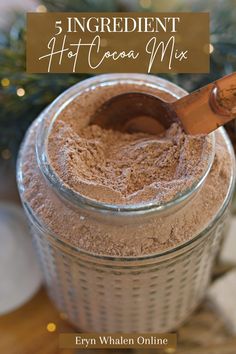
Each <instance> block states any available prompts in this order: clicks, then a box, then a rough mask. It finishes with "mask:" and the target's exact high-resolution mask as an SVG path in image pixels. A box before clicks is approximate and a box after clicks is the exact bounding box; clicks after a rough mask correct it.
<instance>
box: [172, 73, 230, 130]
mask: <svg viewBox="0 0 236 354" xmlns="http://www.w3.org/2000/svg"><path fill="white" fill-rule="evenodd" d="M172 106H173V109H174V110H175V111H176V113H177V116H178V117H179V119H180V120H181V122H182V124H183V127H184V129H185V131H186V132H187V133H189V134H208V133H210V132H212V131H213V130H215V129H217V128H218V127H220V126H221V125H224V124H225V123H227V122H229V121H230V120H232V119H234V118H236V72H235V73H232V74H230V75H227V76H224V77H223V78H222V79H219V80H217V81H215V82H213V83H211V84H209V85H206V86H204V87H202V88H201V89H199V90H197V91H194V92H193V93H191V94H189V95H187V96H184V97H183V98H181V99H179V100H178V101H175V102H173V103H172Z"/></svg>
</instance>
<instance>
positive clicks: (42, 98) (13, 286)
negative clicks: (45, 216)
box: [0, 0, 236, 354]
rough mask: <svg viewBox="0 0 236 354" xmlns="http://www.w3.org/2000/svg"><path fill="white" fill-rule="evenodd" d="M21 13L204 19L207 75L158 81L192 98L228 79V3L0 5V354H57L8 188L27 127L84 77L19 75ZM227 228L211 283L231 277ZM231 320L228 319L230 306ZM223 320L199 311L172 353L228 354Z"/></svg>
mask: <svg viewBox="0 0 236 354" xmlns="http://www.w3.org/2000/svg"><path fill="white" fill-rule="evenodd" d="M27 11H37V12H46V11H57V12H59V11H61V12H68V11H74V12H82V11H90V12H96V11H100V12H105V11H155V12H164V11H166V12H168V11H172V12H174V11H176V12H177V11H184V12H188V11H200V12H203V11H207V12H210V18H211V23H210V26H211V38H210V41H211V46H210V51H211V71H210V73H209V74H203V75H196V74H194V75H191V74H172V75H162V76H163V77H165V78H167V79H169V80H171V81H173V82H175V83H177V84H178V85H180V86H182V87H183V88H185V89H186V90H188V91H192V90H195V89H197V88H199V87H201V86H203V85H205V84H207V83H208V82H211V81H213V80H215V79H217V78H219V77H222V76H223V75H225V74H228V73H231V72H232V71H236V36H235V33H236V0H188V1H187V0H169V1H168V0H40V1H34V0H24V1H22V0H7V1H6V0H0V14H1V16H0V241H1V251H0V352H1V353H4V352H5V353H9V354H13V353H17V354H21V353H22V354H27V353H40V354H41V353H43V354H47V353H48V354H51V353H59V350H58V349H57V336H55V333H58V332H59V331H70V330H71V329H70V327H69V326H68V325H66V324H65V323H64V322H63V319H61V318H60V317H59V315H58V314H57V312H56V310H55V309H54V307H53V305H52V304H51V303H50V301H49V300H48V298H47V295H46V294H45V292H44V290H43V289H41V275H40V271H39V270H38V266H37V263H36V261H35V256H34V253H33V250H32V249H31V245H30V236H29V235H28V236H27V237H28V238H27V237H26V236H25V235H26V234H27V233H28V231H27V226H26V223H25V219H24V215H23V213H22V210H21V207H20V202H19V197H18V193H17V188H16V182H15V165H16V159H17V153H18V149H19V146H20V143H21V141H22V138H23V136H24V134H25V131H26V130H27V127H28V126H29V125H30V123H31V122H32V121H33V120H34V119H35V118H36V117H37V115H38V114H39V113H40V112H41V111H42V109H43V108H44V107H46V106H47V105H48V104H49V103H50V102H51V101H52V100H53V99H54V98H55V97H57V96H58V95H59V94H60V93H61V92H62V91H64V90H65V89H66V88H68V87H69V86H71V85H73V84H75V83H76V82H78V81H80V80H83V79H85V78H86V77H88V75H84V74H50V75H48V74H26V73H25V37H26V31H25V26H26V12H27ZM199 25H200V24H199ZM227 130H228V133H229V134H230V137H231V140H232V142H233V144H234V146H235V147H236V129H235V122H233V123H230V124H228V126H227ZM235 204H236V203H235V201H234V203H233V206H232V212H233V213H234V212H235V210H236V208H235ZM235 220H236V219H235V217H233V218H232V226H231V229H230V230H229V231H228V236H227V239H226V242H225V245H224V247H223V251H222V255H221V256H220V257H219V260H218V264H217V265H216V268H215V272H214V279H216V278H218V277H221V278H223V277H225V276H227V274H228V272H230V271H232V270H233V271H234V269H235V266H236V242H235V239H236V235H235V232H236V231H235V230H236V229H235V228H236V222H235ZM16 235H17V237H16ZM13 260H14V262H13ZM214 279H213V280H214ZM235 287H236V282H235V285H234V286H232V289H231V292H232V296H234V298H235V299H236V290H235ZM39 289H41V290H39ZM38 290H39V292H38ZM225 291H227V289H226V290H225ZM36 293H37V295H36V296H34V294H36ZM9 294H14V296H12V297H11V296H9ZM33 296H34V297H33ZM31 298H32V300H31V301H29V302H27V301H28V300H29V299H31ZM26 302H27V304H25V303H26ZM1 315H2V316H1ZM232 316H234V317H235V319H236V300H235V307H234V308H232ZM231 320H232V319H229V318H224V315H222V316H219V315H217V313H216V312H215V311H213V310H212V309H211V306H208V303H207V302H206V303H204V304H203V305H202V307H201V308H200V309H199V310H198V311H197V312H196V313H195V314H194V316H192V318H191V319H190V320H189V323H188V324H186V325H185V326H183V328H181V329H180V330H179V338H180V339H179V341H180V345H179V349H178V353H183V354H184V353H188V354H194V353H196V354H197V353H206V354H207V353H208V354H211V353H212V354H218V353H219V354H235V353H236V339H235V333H234V331H236V329H233V327H232V325H229V323H230V321H231ZM227 324H228V325H227ZM235 328H236V325H235ZM86 352H87V353H88V351H86ZM60 353H72V351H60Z"/></svg>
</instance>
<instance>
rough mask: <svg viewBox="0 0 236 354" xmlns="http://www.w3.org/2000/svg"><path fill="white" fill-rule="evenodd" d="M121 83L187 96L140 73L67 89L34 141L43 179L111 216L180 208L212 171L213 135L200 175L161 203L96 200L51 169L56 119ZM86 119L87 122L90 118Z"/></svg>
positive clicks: (78, 201)
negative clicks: (51, 142) (94, 95)
mask: <svg viewBox="0 0 236 354" xmlns="http://www.w3.org/2000/svg"><path fill="white" fill-rule="evenodd" d="M122 84H123V85H127V86H130V87H132V85H136V87H140V90H143V89H144V88H145V89H147V90H159V91H162V92H164V93H166V94H169V95H171V96H172V97H174V98H179V97H181V96H183V95H185V94H186V92H185V91H184V90H182V89H180V88H178V87H177V86H175V85H174V84H172V83H169V82H167V81H166V80H163V79H160V78H158V79H157V78H156V77H154V76H148V80H147V76H146V75H141V74H134V75H132V74H130V75H129V79H127V75H126V74H111V75H109V74H108V75H100V76H96V77H93V78H90V79H88V80H85V81H83V82H81V83H79V84H77V85H75V86H74V87H73V88H70V89H69V90H68V91H66V92H65V93H63V94H62V95H61V96H59V98H58V99H57V100H55V101H54V102H53V103H52V104H51V106H49V108H48V109H47V111H46V112H45V116H46V119H45V120H44V122H42V124H41V127H40V129H39V131H38V135H37V142H36V152H37V159H38V163H39V166H40V169H41V171H42V173H43V175H44V176H45V177H46V179H47V180H48V181H49V182H50V184H51V185H52V186H53V187H54V190H55V191H56V192H57V193H58V194H59V195H60V196H61V197H63V198H65V199H66V200H68V201H69V202H70V203H73V204H74V205H77V206H79V207H82V208H87V209H93V210H99V211H104V212H112V213H113V212H116V213H117V212H118V213H122V215H123V214H126V213H127V214H129V215H130V213H135V214H137V213H143V212H149V211H155V212H157V211H163V210H166V209H167V208H170V207H172V206H175V205H179V204H181V203H182V202H183V201H185V200H187V199H188V198H190V197H192V196H193V195H194V194H195V192H196V191H197V190H198V189H199V188H200V187H201V186H202V185H203V183H204V181H205V179H206V177H207V175H208V173H209V171H210V169H211V166H212V163H213V160H214V143H215V140H214V133H211V134H210V135H209V136H208V141H209V144H208V149H206V150H203V154H202V158H203V159H204V169H202V171H201V174H200V175H199V176H198V178H196V179H195V180H194V182H193V183H192V184H191V185H187V183H186V188H184V189H183V190H181V191H180V192H179V193H177V194H176V195H174V196H173V198H171V199H170V200H168V201H164V202H163V201H161V202H160V201H158V200H155V199H154V200H153V199H152V200H147V201H145V202H141V203H140V202H137V203H131V204H123V203H111V202H104V201H101V200H95V199H93V198H91V197H89V196H87V195H84V194H82V193H80V192H78V191H77V190H75V189H73V188H71V186H70V185H69V184H68V183H64V182H65V181H64V180H63V179H62V177H61V176H60V175H59V174H58V173H57V171H56V170H55V168H54V166H52V159H51V156H49V151H48V146H49V145H48V144H49V140H50V134H51V132H52V130H53V129H54V127H55V122H58V120H59V119H60V118H61V117H63V116H65V115H66V114H68V113H69V114H70V113H71V107H73V104H74V102H77V101H78V102H79V100H80V98H81V95H84V94H85V96H86V97H87V98H88V97H89V95H91V93H92V92H94V90H95V89H99V88H101V89H102V88H104V87H105V88H108V89H111V88H112V87H114V86H115V85H118V86H119V85H121V86H122ZM74 108H75V110H79V109H81V110H82V109H83V105H82V108H81V107H80V105H79V104H74ZM93 109H96V107H93ZM86 119H89V115H88V116H87V117H86ZM209 146H210V149H209ZM72 177H73V176H72Z"/></svg>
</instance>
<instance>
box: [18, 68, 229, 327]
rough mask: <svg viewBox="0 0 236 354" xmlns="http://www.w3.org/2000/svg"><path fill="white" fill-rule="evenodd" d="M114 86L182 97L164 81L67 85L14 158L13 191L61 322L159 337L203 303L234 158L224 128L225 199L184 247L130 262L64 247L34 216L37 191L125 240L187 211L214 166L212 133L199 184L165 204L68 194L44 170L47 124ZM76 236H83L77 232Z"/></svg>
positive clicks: (112, 79)
mask: <svg viewBox="0 0 236 354" xmlns="http://www.w3.org/2000/svg"><path fill="white" fill-rule="evenodd" d="M119 82H124V83H127V84H129V83H131V84H133V83H135V84H137V85H140V88H141V87H142V88H143V87H144V86H145V85H146V86H151V87H154V88H155V87H156V88H158V89H159V90H164V91H166V92H169V93H171V94H172V95H173V96H174V97H176V98H178V97H181V96H182V95H184V94H185V91H183V90H182V89H180V88H178V87H177V86H175V85H173V84H171V83H169V82H167V81H165V80H163V79H160V78H157V77H153V76H146V75H138V74H123V75H121V74H110V75H101V76H97V77H94V78H92V79H89V80H86V81H84V82H82V83H79V84H77V85H75V86H73V87H72V88H70V89H69V90H67V91H66V92H65V93H64V94H63V95H61V96H60V97H59V98H58V99H57V100H56V101H54V102H53V103H52V105H51V106H50V107H49V108H48V109H47V110H46V111H44V112H43V113H42V114H41V116H40V117H39V118H38V119H37V120H36V121H35V122H34V123H33V125H32V126H31V127H30V128H29V131H28V133H27V135H26V137H25V140H24V142H23V144H22V148H21V151H20V155H19V159H18V172H17V177H18V186H19V191H20V195H21V199H22V203H23V205H24V208H25V211H26V214H27V216H28V219H29V222H30V225H31V230H32V235H33V241H34V245H35V248H36V251H37V254H38V258H39V261H40V263H41V267H42V270H43V274H44V279H45V282H46V286H47V289H48V293H49V295H50V297H51V298H52V299H53V301H54V302H55V304H56V306H57V307H58V309H59V311H60V312H61V313H63V315H64V317H66V318H67V319H68V320H69V321H70V322H71V323H73V324H74V325H75V326H76V327H77V328H78V329H79V330H82V331H91V332H94V331H96V332H100V331H103V332H104V331H109V332H166V331H170V330H174V329H175V328H177V327H178V326H179V325H180V324H181V323H182V322H183V321H184V320H185V319H186V318H187V317H188V316H189V315H190V314H191V312H192V311H193V310H194V309H195V308H196V306H197V305H198V304H199V303H200V301H201V300H202V298H203V297H204V295H205V292H206V289H207V286H208V283H209V280H210V277H211V270H212V266H213V264H214V260H215V257H216V254H217V252H218V250H219V245H220V241H221V238H222V235H223V230H224V224H225V222H226V220H227V215H228V210H229V208H228V206H229V203H230V200H231V197H232V193H233V187H234V179H235V166H234V154H233V151H232V147H231V144H230V142H229V139H228V137H227V135H226V133H225V132H224V130H223V129H220V130H219V132H218V134H220V135H221V139H223V141H224V143H225V144H226V146H227V149H228V154H229V155H230V157H231V164H230V167H229V168H230V178H229V181H228V185H227V188H226V189H227V192H226V193H225V198H224V201H223V202H222V204H221V205H220V208H219V210H218V211H217V213H216V214H215V215H214V217H213V218H211V219H210V220H209V222H208V223H207V225H205V226H204V229H202V230H200V231H199V232H198V233H197V234H193V235H189V239H188V240H187V241H185V242H182V243H181V244H178V245H176V246H175V247H172V248H169V249H166V250H164V251H161V252H158V253H155V254H145V255H142V256H137V257H115V256H111V255H106V254H94V253H93V254H92V253H89V252H88V251H85V250H83V249H79V248H78V247H76V246H75V245H73V244H71V243H70V242H68V240H67V241H65V239H64V238H62V237H61V235H58V234H56V233H55V232H54V230H52V228H51V226H50V225H49V223H47V222H46V221H45V220H44V219H43V217H42V215H41V214H40V213H39V212H38V210H40V208H38V205H37V193H40V194H41V195H42V193H41V191H40V189H43V190H44V193H45V196H47V198H46V197H45V203H46V202H47V201H48V200H49V201H50V203H51V204H52V206H53V203H54V199H55V200H56V201H57V205H58V203H60V210H61V211H63V209H64V210H68V209H72V210H73V213H76V215H78V219H79V218H82V219H84V218H86V219H87V220H88V224H90V225H91V227H93V230H96V228H97V229H99V230H100V229H101V228H102V227H103V226H104V230H105V229H106V230H107V225H109V230H110V232H114V233H119V232H124V230H125V232H126V233H128V232H129V231H130V235H132V234H135V233H137V234H138V233H139V232H141V231H140V230H143V228H145V225H149V226H150V225H152V223H153V225H158V220H162V222H163V221H164V222H166V223H168V220H169V218H170V216H172V217H173V215H175V214H177V213H178V212H179V210H182V209H183V210H184V208H186V210H187V209H188V208H191V207H192V203H193V200H194V198H195V197H196V195H197V194H198V193H201V189H202V188H203V186H204V183H205V181H206V179H207V178H208V175H209V173H210V170H211V168H212V163H213V160H214V134H212V136H211V141H212V154H210V156H208V166H207V168H206V170H205V171H204V173H203V175H202V176H201V178H200V179H199V180H198V181H197V182H196V183H195V185H193V186H192V188H191V189H189V190H186V191H185V192H184V193H182V194H180V195H178V196H177V197H176V198H175V199H174V200H171V201H170V202H168V203H166V204H161V205H160V204H155V202H152V203H147V204H144V205H141V204H139V205H129V206H117V205H111V204H105V203H99V202H96V201H92V200H90V199H88V198H85V197H83V196H80V195H78V193H74V192H73V191H71V190H70V189H68V188H67V187H66V186H65V185H63V184H62V183H61V181H60V179H59V178H58V176H57V175H56V174H55V173H54V171H53V169H52V168H51V166H50V162H49V159H48V156H47V149H46V146H47V144H46V142H47V138H48V134H49V131H50V127H51V125H52V124H53V121H54V120H55V119H57V116H58V114H59V112H61V110H62V109H65V107H66V105H67V104H69V103H71V102H72V101H73V100H75V99H76V98H77V97H78V95H79V94H81V92H84V91H86V90H87V92H88V94H89V90H90V89H93V88H94V87H96V88H97V87H100V86H101V87H103V86H104V85H114V84H117V83H119ZM32 146H33V147H32ZM30 148H31V149H33V150H32V151H35V153H34V156H33V157H32V156H31V158H32V163H33V164H35V166H36V168H35V175H34V173H32V174H31V176H30V178H31V179H32V180H34V178H35V181H34V182H33V184H34V188H35V190H37V193H36V195H35V196H33V197H32V195H31V194H32V193H31V191H30V188H31V187H32V186H31V184H30V182H29V178H28V177H27V178H28V179H27V181H26V177H25V174H24V165H25V163H26V161H27V159H29V155H28V151H29V149H30ZM36 175H37V176H36ZM37 181H40V182H37ZM37 183H38V185H37ZM30 186H31V187H30ZM29 195H31V197H30V198H31V199H30V198H29ZM32 198H33V199H34V203H32ZM46 199H47V201H46ZM65 215H66V213H65ZM62 216H63V212H62ZM65 222H66V223H67V227H68V228H70V227H72V226H71V223H70V220H69V219H68V220H65ZM83 232H86V231H84V229H83ZM152 232H154V233H156V234H157V235H158V232H159V230H158V228H155V226H153V230H152ZM180 232H181V231H180ZM80 236H81V235H78V237H80ZM104 237H106V235H105V232H104Z"/></svg>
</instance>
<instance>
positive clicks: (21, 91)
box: [16, 87, 25, 97]
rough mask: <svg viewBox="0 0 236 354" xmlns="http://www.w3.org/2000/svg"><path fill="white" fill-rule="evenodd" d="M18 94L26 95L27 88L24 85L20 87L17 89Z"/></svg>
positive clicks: (20, 95)
mask: <svg viewBox="0 0 236 354" xmlns="http://www.w3.org/2000/svg"><path fill="white" fill-rule="evenodd" d="M16 94H17V96H19V97H23V96H24V95H25V90H24V89H23V88H22V87H20V88H18V89H17V90H16Z"/></svg>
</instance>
